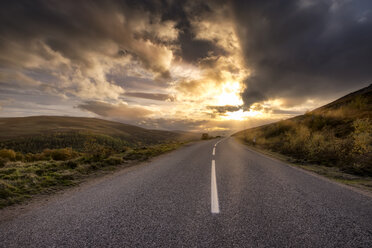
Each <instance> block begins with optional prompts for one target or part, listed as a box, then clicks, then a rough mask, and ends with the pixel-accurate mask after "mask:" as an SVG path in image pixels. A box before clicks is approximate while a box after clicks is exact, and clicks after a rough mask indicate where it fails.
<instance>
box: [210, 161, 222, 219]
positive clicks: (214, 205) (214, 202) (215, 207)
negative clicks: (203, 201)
mask: <svg viewBox="0 0 372 248" xmlns="http://www.w3.org/2000/svg"><path fill="white" fill-rule="evenodd" d="M211 171H212V173H211V212H212V214H218V213H219V212H220V206H219V204H218V193H217V181H216V162H215V161H214V160H212V170H211Z"/></svg>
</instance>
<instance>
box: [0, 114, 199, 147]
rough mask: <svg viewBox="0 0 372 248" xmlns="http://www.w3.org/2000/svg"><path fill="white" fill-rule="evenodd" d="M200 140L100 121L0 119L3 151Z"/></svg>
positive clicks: (26, 118)
mask: <svg viewBox="0 0 372 248" xmlns="http://www.w3.org/2000/svg"><path fill="white" fill-rule="evenodd" d="M196 138H200V137H199V135H198V134H193V133H187V132H183V133H179V132H170V131H161V130H149V129H144V128H141V127H137V126H133V125H128V124H123V123H119V122H112V121H106V120H102V119H97V118H85V117H62V116H33V117H17V118H0V148H10V149H14V150H19V151H22V152H40V151H42V150H43V149H45V148H62V147H72V148H75V149H82V147H83V145H84V142H85V141H86V140H87V139H95V140H96V141H97V142H98V143H103V144H105V145H109V146H113V147H120V146H122V145H130V146H140V145H151V144H159V143H164V142H174V141H185V140H190V139H196Z"/></svg>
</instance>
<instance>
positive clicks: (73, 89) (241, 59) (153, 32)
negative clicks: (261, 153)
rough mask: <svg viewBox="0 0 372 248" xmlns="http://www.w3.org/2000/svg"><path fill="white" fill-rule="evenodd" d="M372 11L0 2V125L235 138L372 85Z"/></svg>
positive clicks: (279, 0)
mask: <svg viewBox="0 0 372 248" xmlns="http://www.w3.org/2000/svg"><path fill="white" fill-rule="evenodd" d="M371 65H372V1H369V0H354V1H353V0H297V1H294V0H275V1H272V0H260V1H250V0H245V1H244V0H242V1H234V0H230V1H218V0H216V1H205V0H204V1H203V0H200V1H197V0H189V1H187V0H185V1H176V0H163V1H162V0H159V1H150V0H146V1H139V0H132V1H125V0H123V1H114V0H112V1H109V0H106V1H102V0H92V1H88V0H87V1H83V0H81V1H60V0H33V1H28V0H14V1H1V3H0V117H16V116H33V115H63V116H65V115H66V116H86V117H98V118H103V119H107V120H113V121H119V122H123V123H129V124H134V125H139V126H142V127H145V128H152V129H168V130H188V131H198V132H199V131H209V132H213V131H220V132H228V131H229V130H230V131H231V130H239V129H242V128H248V127H252V126H257V125H261V124H265V123H269V122H273V121H277V120H281V119H285V118H289V117H292V116H295V115H299V114H303V113H305V112H306V111H309V110H312V109H314V108H316V107H319V106H321V105H323V104H326V103H328V102H330V101H332V100H335V99H337V98H338V97H341V96H343V95H345V94H347V93H349V92H351V91H355V90H358V89H360V88H362V87H366V86H368V85H369V84H370V83H371V82H372V69H371Z"/></svg>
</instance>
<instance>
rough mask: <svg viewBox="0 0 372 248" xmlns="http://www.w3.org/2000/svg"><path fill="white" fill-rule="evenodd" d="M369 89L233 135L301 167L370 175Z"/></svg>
mask: <svg viewBox="0 0 372 248" xmlns="http://www.w3.org/2000/svg"><path fill="white" fill-rule="evenodd" d="M371 121H372V85H370V86H368V87H366V88H363V89H361V90H358V91H356V92H353V93H351V94H348V95H346V96H344V97H341V98H340V99H337V100H336V101H333V102H331V103H329V104H327V105H324V106H322V107H320V108H317V109H315V110H313V111H310V112H308V113H306V114H304V115H300V116H296V117H293V118H290V119H287V120H283V121H279V122H275V123H271V124H267V125H264V126H259V127H255V128H250V129H246V130H243V131H240V132H237V133H235V134H233V136H234V137H237V138H238V139H240V140H242V141H244V142H245V143H247V144H248V145H252V146H256V147H258V148H261V149H266V150H271V151H274V152H277V153H281V154H284V155H286V156H288V157H291V158H294V159H296V160H297V161H300V162H304V163H316V164H321V165H326V166H333V167H338V168H340V169H341V170H343V171H346V172H349V173H354V174H362V175H372V123H371Z"/></svg>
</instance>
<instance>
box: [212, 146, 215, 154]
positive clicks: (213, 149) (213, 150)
mask: <svg viewBox="0 0 372 248" xmlns="http://www.w3.org/2000/svg"><path fill="white" fill-rule="evenodd" d="M212 155H213V156H214V155H216V148H215V147H214V148H213V152H212Z"/></svg>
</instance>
